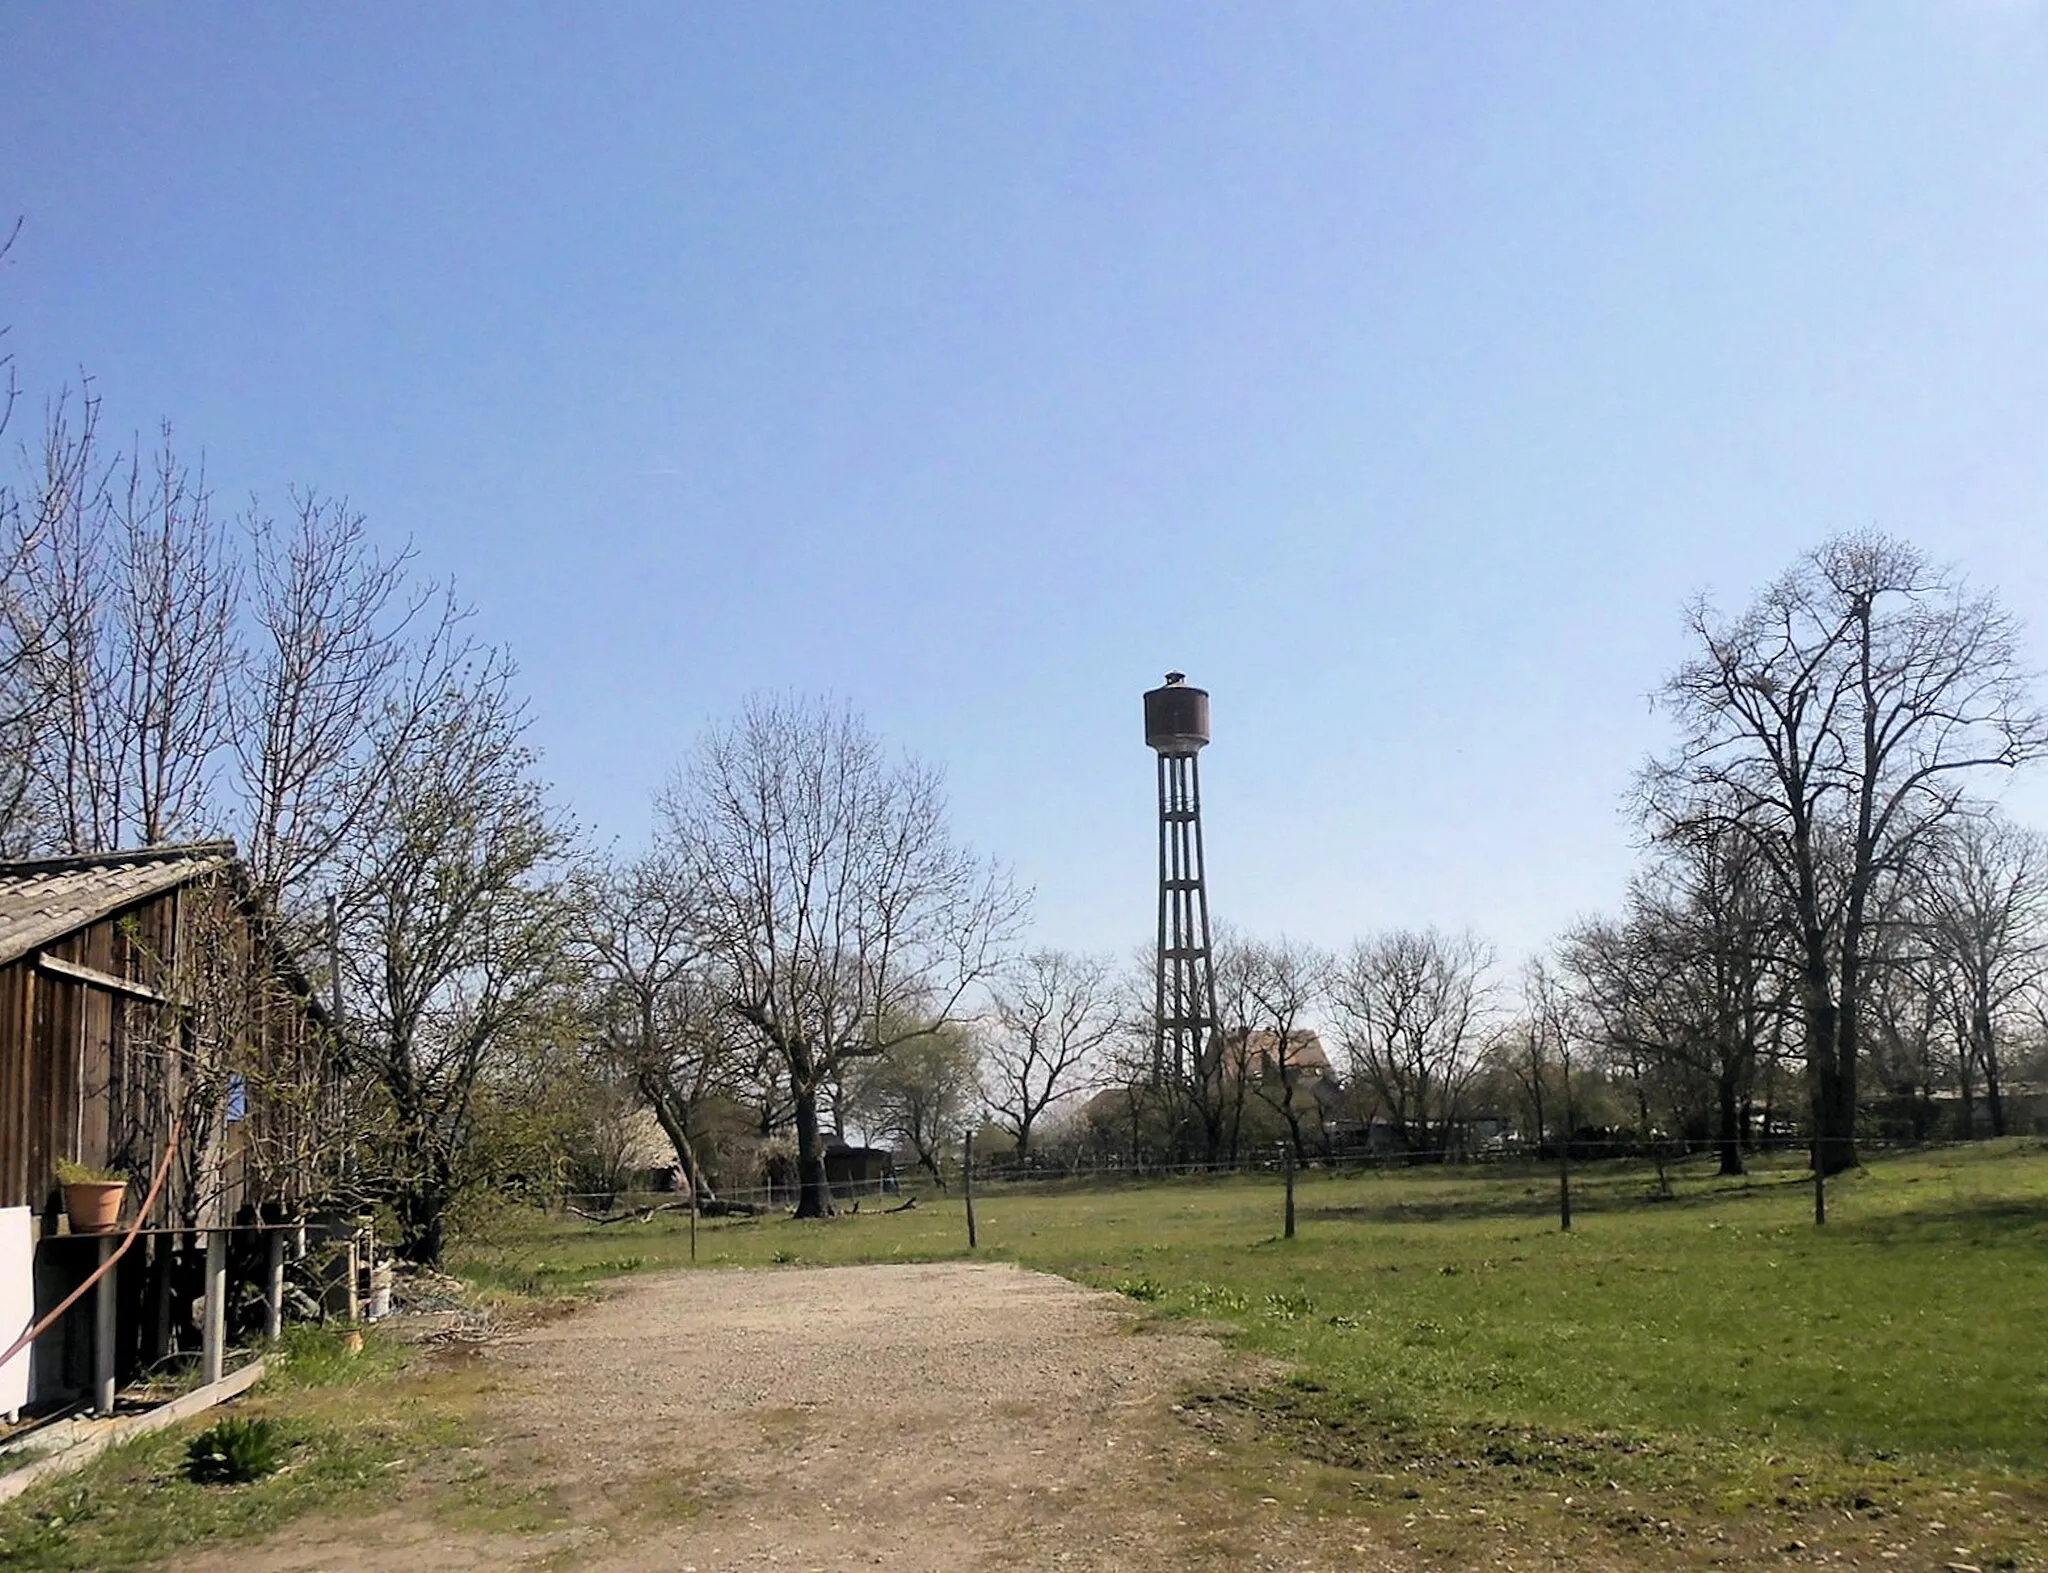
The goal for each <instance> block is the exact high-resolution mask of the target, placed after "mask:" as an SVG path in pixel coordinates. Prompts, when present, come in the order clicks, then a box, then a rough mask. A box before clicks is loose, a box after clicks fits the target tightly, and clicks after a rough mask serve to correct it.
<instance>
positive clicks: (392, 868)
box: [340, 651, 579, 1262]
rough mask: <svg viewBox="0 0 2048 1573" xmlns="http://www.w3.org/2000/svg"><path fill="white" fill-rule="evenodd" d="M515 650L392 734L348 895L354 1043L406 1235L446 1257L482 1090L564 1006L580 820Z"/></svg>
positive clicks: (408, 1247) (476, 661) (488, 660)
mask: <svg viewBox="0 0 2048 1573" xmlns="http://www.w3.org/2000/svg"><path fill="white" fill-rule="evenodd" d="M511 680H512V668H511V664H510V661H509V660H508V659H507V658H506V657H504V656H503V655H502V654H499V653H497V652H494V651H478V652H475V654H474V658H473V661H472V663H471V664H470V665H469V666H468V667H467V668H466V669H464V668H459V669H457V670H456V671H454V672H453V673H451V674H450V677H449V680H448V682H447V684H446V686H444V687H443V689H442V690H441V692H440V693H439V694H438V695H437V696H436V699H435V702H434V704H433V705H432V706H431V707H430V708H429V709H428V710H426V711H425V712H424V713H423V715H421V716H420V717H417V718H401V719H400V720H399V721H398V722H397V723H395V724H394V726H393V729H392V730H391V732H390V733H388V734H387V739H386V746H388V747H389V748H391V749H393V750H395V751H396V757H395V758H393V759H392V760H390V761H389V763H388V764H387V765H386V766H385V767H384V776H385V779H386V781H387V782H388V784H389V785H388V790H387V791H386V792H385V793H384V794H383V796H382V798H381V800H380V803H379V807H378V811H377V813H376V814H375V816H374V817H373V818H372V819H371V820H370V821H369V822H368V823H366V824H365V825H364V827H363V833H362V837H361V841H360V844H359V846H358V848H357V851H356V855H355V856H354V857H353V858H352V859H351V861H350V864H349V877H348V879H347V881H346V882H345V884H344V887H343V890H342V895H341V903H340V905H341V914H342V924H343V931H344V945H343V947H342V950H343V955H344V957H345V962H346V967H347V970H348V971H349V973H350V974H351V975H350V978H349V982H350V985H351V988H350V998H351V1001H352V1003H353V1006H354V1009H353V1012H352V1016H353V1020H352V1023H351V1025H352V1028H353V1031H352V1034H351V1036H352V1040H353V1041H352V1052H353V1053H354V1054H355V1055H356V1056H358V1057H359V1062H360V1066H361V1068H362V1069H363V1070H364V1071H365V1072H366V1073H367V1074H368V1075H369V1076H371V1077H372V1078H373V1079H374V1080H375V1081H376V1082H377V1083H378V1085H379V1086H380V1088H381V1090H382V1093H383V1096H384V1098H385V1099H386V1101H387V1102H388V1105H389V1112H390V1128H391V1130H392V1133H393V1136H392V1150H391V1152H390V1153H389V1154H388V1160H389V1161H388V1166H387V1168H388V1184H389V1189H390V1193H391V1200H392V1202H393V1204H394V1205H395V1207H396V1208H397V1211H398V1220H399V1227H400V1240H399V1248H400V1250H401V1251H402V1252H403V1253H404V1254H405V1255H406V1256H407V1257H409V1258H410V1259H412V1260H415V1261H424V1262H432V1261H436V1260H438V1259H439V1257H440V1254H441V1250H442V1246H443V1244H444V1242H445V1239H446V1229H447V1212H448V1208H449V1206H450V1204H451V1203H452V1202H453V1201H454V1200H455V1199H456V1197H457V1196H458V1195H459V1194H460V1192H461V1191H462V1189H463V1187H464V1185H465V1184H466V1183H468V1182H470V1181H471V1180H473V1179H474V1178H475V1177H476V1176H475V1175H474V1173H473V1172H472V1171H470V1170H468V1169H466V1168H465V1164H466V1162H467V1160H468V1157H469V1146H470V1141H471V1137H472V1135H473V1133H474V1120H473V1112H474V1100H475V1096H476V1093H477V1088H478V1084H479V1082H480V1080H481V1079H482V1078H483V1077H484V1076H485V1075H486V1073H487V1072H488V1071H489V1070H490V1069H491V1067H492V1063H493V1060H494V1058H500V1057H503V1056H505V1055H508V1054H511V1053H515V1052H517V1051H519V1050H520V1049H521V1048H522V1047H524V1046H528V1045H531V1044H532V1043H534V1042H535V1041H537V1040H540V1039H544V1038H546V1037H548V1036H549V1035H550V1034H552V1033H555V1032H556V1031H557V1029H558V1028H559V1026H560V1023H561V1022H562V1020H564V1019H565V1018H567V1017H568V1016H569V1015H570V1009H569V1007H570V1004H571V1002H572V999H573V997H574V991H575V988H576V986H577V984H578V982H579V978H578V975H577V973H576V971H575V968H574V959H575V951H574V946H573V938H574V934H573V929H574V924H573V916H572V910H573V909H572V904H571V903H570V902H569V901H568V900H567V899H565V894H564V891H563V888H562V884H561V880H560V864H561V863H562V861H563V860H564V859H565V858H566V857H567V855H568V854H569V852H570V850H571V845H572V834H573V833H572V830H571V828H570V827H569V825H568V824H567V823H566V822H565V821H564V820H563V818H562V817H561V815H560V814H559V813H558V812H557V811H556V810H555V809H554V808H553V807H552V806H551V805H550V804H549V802H548V800H547V795H546V790H545V788H544V787H543V785H542V783H541V782H540V780H539V778H538V777H537V776H536V774H535V768H534V767H535V763H536V761H535V759H534V756H533V754H532V751H531V750H530V749H529V748H528V747H527V745H526V743H525V740H524V738H525V731H526V725H527V721H526V715H525V711H524V709H523V707H522V706H521V704H520V703H519V701H518V700H517V699H516V698H515V697H514V695H513V693H512V689H511Z"/></svg>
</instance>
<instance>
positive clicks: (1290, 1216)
mask: <svg viewBox="0 0 2048 1573" xmlns="http://www.w3.org/2000/svg"><path fill="white" fill-rule="evenodd" d="M1283 1166H1284V1167H1285V1168H1286V1170H1287V1224H1286V1238H1287V1239H1290V1240H1291V1239H1293V1238H1294V1149H1293V1148H1292V1147H1290V1148H1288V1149H1287V1156H1286V1159H1285V1160H1284V1164H1283Z"/></svg>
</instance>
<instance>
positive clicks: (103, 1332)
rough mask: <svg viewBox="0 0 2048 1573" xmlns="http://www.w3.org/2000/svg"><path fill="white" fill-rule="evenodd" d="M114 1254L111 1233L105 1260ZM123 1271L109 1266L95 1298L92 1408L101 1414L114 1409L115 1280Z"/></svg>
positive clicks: (106, 1241) (105, 1244)
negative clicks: (119, 1271)
mask: <svg viewBox="0 0 2048 1573" xmlns="http://www.w3.org/2000/svg"><path fill="white" fill-rule="evenodd" d="M113 1254H114V1237H113V1236H112V1235H108V1236H107V1237H105V1238H104V1239H102V1240H101V1241H100V1260H101V1261H102V1262H104V1261H106V1259H107V1258H108V1257H110V1256H112V1255H113ZM119 1276H120V1275H119V1273H118V1272H117V1271H116V1270H114V1269H112V1268H109V1269H108V1270H107V1271H106V1272H105V1273H104V1274H102V1275H101V1277H100V1281H99V1284H98V1286H97V1287H96V1288H95V1290H94V1298H93V1326H92V1365H93V1372H92V1375H93V1382H92V1407H93V1412H94V1413H95V1414H98V1415H102V1416H105V1415H111V1414H112V1413H113V1412H114V1339H115V1336H116V1326H117V1324H116V1321H115V1314H116V1309H117V1304H118V1302H117V1301H116V1300H115V1298H114V1280H115V1279H116V1278H117V1277H119Z"/></svg>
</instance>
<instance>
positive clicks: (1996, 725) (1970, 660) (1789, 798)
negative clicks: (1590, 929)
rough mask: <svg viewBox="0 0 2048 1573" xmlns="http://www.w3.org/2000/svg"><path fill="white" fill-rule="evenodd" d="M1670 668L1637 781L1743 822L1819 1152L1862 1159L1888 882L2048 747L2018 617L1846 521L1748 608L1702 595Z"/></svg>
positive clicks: (1660, 824)
mask: <svg viewBox="0 0 2048 1573" xmlns="http://www.w3.org/2000/svg"><path fill="white" fill-rule="evenodd" d="M1687 622H1688V628H1689V631H1690V633H1691V636H1692V638H1693V640H1694V642H1695V644H1696V651H1695V653H1694V655H1693V656H1692V657H1691V658H1690V659H1688V660H1687V661H1686V662H1685V663H1684V664H1683V665H1682V666H1680V667H1679V669H1678V670H1677V671H1676V672H1674V673H1673V674H1672V675H1671V677H1670V678H1669V679H1668V680H1667V681H1666V682H1665V684H1664V687H1663V690H1662V700H1663V703H1664V706H1665V708H1666V710H1667V712H1668V713H1669V714H1670V715H1671V717H1672V719H1673V720H1674V722H1675V723H1676V724H1677V727H1678V732H1679V738H1678V743H1677V745H1676V746H1675V747H1674V748H1673V749H1672V751H1671V752H1670V753H1669V754H1667V755H1665V756H1664V757H1663V758H1660V759H1657V760H1654V761H1652V762H1651V764H1650V765H1649V766H1648V767H1647V768H1646V769H1645V771H1644V772H1643V775H1642V776H1641V778H1640V779H1639V782H1638V788H1639V798H1640V802H1641V806H1642V810H1643V812H1644V815H1645V817H1646V819H1647V821H1648V823H1649V826H1650V829H1651V831H1652V833H1653V834H1654V835H1656V836H1657V837H1658V838H1660V839H1663V840H1668V841H1684V840H1688V839H1692V838H1696V837H1699V836H1701V835H1709V836H1718V835H1722V834H1724V833H1727V832H1729V831H1734V832H1736V833H1738V834H1740V835H1743V836H1746V837H1747V838H1749V840H1750V841H1751V842H1752V843H1753V844H1754V845H1755V847H1756V849H1757V851H1758V853H1759V854H1760V856H1761V857H1762V859H1763V861H1764V864H1765V866H1766V867H1767V868H1768V869H1769V871H1770V874H1771V877H1772V879H1773V881H1774V882H1775V884H1776V887H1777V890H1778V894H1779V898H1780V900H1781V902H1782V904H1783V909H1784V914H1785V923H1786V926H1787V928H1788V929H1789V930H1790V932H1791V935H1792V937H1793V941H1794V946H1795V956H1796V961H1797V966H1798V978H1799V986H1800V1005H1801V1009H1802V1015H1803V1018H1804V1028H1805V1040H1806V1055H1807V1068H1808V1076H1809V1080H1810V1084H1811V1092H1812V1108H1813V1126H1814V1149H1815V1161H1816V1163H1817V1164H1819V1165H1820V1167H1821V1170H1822V1172H1824V1173H1832V1172H1835V1171H1839V1170H1841V1169H1843V1168H1846V1167H1848V1166H1850V1165H1852V1164H1853V1163H1854V1162H1855V1161H1856V1108H1857V1101H1856V1090H1857V1074H1856V1073H1857V1061H1858V1055H1859V1053H1860V1050H1861V1046H1862V1022H1861V1012H1862V1006H1863V991H1864V970H1865V964H1866V961H1867V958H1868V956H1869V953H1870V948H1871V944H1872V938H1873V936H1872V932H1871V931H1872V925H1873V922H1874V920H1875V916H1876V912H1877V907H1878V903H1879V901H1880V900H1881V891H1880V887H1881V886H1882V884H1883V883H1884V882H1885V881H1887V880H1889V879H1895V878H1897V877H1898V876H1899V875H1900V874H1901V873H1902V872H1905V871H1907V870H1909V869H1910V868H1911V867H1912V866H1913V864H1914V863H1915V862H1916V860H1918V859H1920V858H1921V857H1924V856H1926V855H1927V854H1928V853H1929V851H1930V843H1931V841H1932V839H1933V837H1934V836H1935V834H1936V832H1937V831H1938V830H1939V829H1940V828H1941V827H1942V826H1943V825H1945V824H1946V823H1947V822H1948V821H1949V820H1950V819H1952V818H1953V817H1954V816H1955V815H1956V813H1957V812H1958V811H1959V810H1960V809H1961V807H1962V806H1963V803H1964V800H1965V797H1964V795H1965V792H1966V790H1967V788H1968V786H1969V784H1970V782H1971V781H1972V780H1973V779H1975V778H1976V777H1977V776H1979V775H1981V773H1982V772H1984V771H1985V770H1988V769H1994V768H2000V769H2010V768H2012V767H2014V766H2016V765H2019V764H2023V763H2025V762H2027V761H2028V760H2031V759H2035V758H2037V757H2039V755H2040V754H2041V753H2042V751H2043V749H2044V747H2048V726H2044V724H2043V719H2042V716H2041V713H2040V712H2039V710H2038V709H2036V707H2035V705H2034V701H2033V696H2032V694H2031V692H2030V691H2029V686H2028V674H2027V672H2026V670H2025V668H2024V667H2023V665H2022V663H2021V661H2020V656H2019V650H2018V645H2017V628H2016V625H2015V624H2014V622H2013V619H2012V618H2011V617H2010V616H2009V615H2008V614H2007V613H2006V612H2005V611H2004V610H2003V609H2002V608H2001V607H2000V606H1999V605H1998V603H1997V601H1996V600H1995V599H1994V598H1993V597H1991V596H1988V595H1981V594H1978V593H1976V592H1975V591H1973V590H1972V589H1970V588H1969V587H1968V586H1967V585H1966V584H1965V583H1964V582H1963V581H1962V580H1961V579H1960V578H1959V577H1958V576H1957V575H1956V574H1955V573H1954V572H1953V571H1951V570H1948V569H1944V568H1940V567H1937V566H1935V565H1933V564H1930V563H1929V562H1928V561H1927V559H1926V558H1925V557H1924V556H1923V555H1922V554H1921V553H1920V552H1919V551H1918V550H1916V549H1915V548H1913V547H1912V546H1910V545H1908V544H1906V543H1905V542H1903V541H1899V540H1895V539H1893V538H1891V537H1889V536H1885V535H1881V534H1877V533H1874V532H1872V533H1862V534H1853V535H1843V536H1837V537H1836V538H1834V539H1832V540H1830V541H1828V542H1826V543H1824V544H1823V545H1822V546H1820V547H1819V548H1817V549H1816V550H1814V551H1813V552H1811V553H1809V554H1808V555H1807V556H1805V557H1803V558H1801V559H1800V560H1799V562H1797V563H1796V564H1794V565H1793V567H1792V568H1791V570H1790V571H1789V572H1787V573H1786V574H1785V575H1784V576H1783V577H1782V578H1780V579H1779V580H1778V581H1777V582H1776V583H1775V584H1773V585H1771V586H1770V587H1769V588H1768V589H1767V590H1765V591H1764V593H1763V594H1762V595H1761V596H1759V597H1758V599H1757V600H1756V601H1755V603H1754V604H1752V605H1751V606H1750V607H1749V608H1748V609H1747V610H1746V611H1744V612H1743V613H1741V614H1740V615H1738V616H1735V617H1726V616H1723V615H1722V614H1721V613H1719V612H1718V611H1716V610H1715V609H1714V608H1713V607H1711V606H1710V605H1708V604H1707V603H1706V602H1705V601H1700V602H1697V603H1695V604H1694V605H1693V607H1692V608H1691V610H1690V612H1689V614H1688V618H1687Z"/></svg>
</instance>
